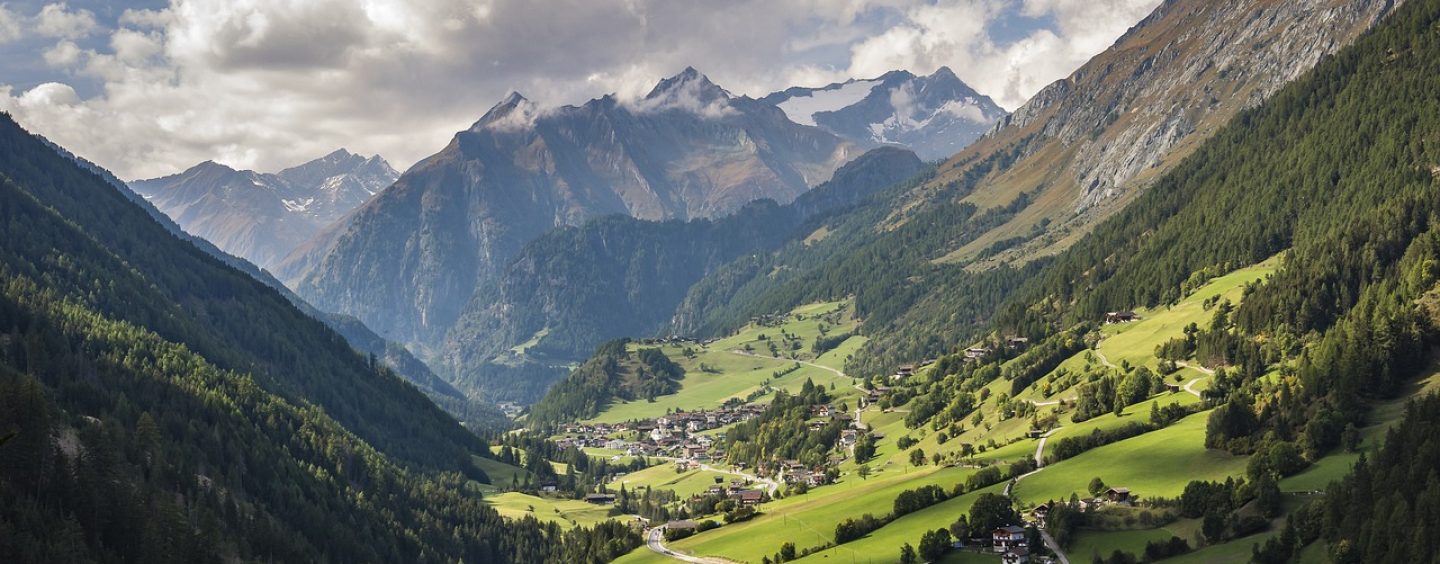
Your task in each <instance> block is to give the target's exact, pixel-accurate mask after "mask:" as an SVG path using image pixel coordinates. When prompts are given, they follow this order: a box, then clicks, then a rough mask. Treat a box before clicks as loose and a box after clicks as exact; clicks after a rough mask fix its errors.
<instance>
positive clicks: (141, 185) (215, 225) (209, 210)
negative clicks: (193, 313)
mask: <svg viewBox="0 0 1440 564" xmlns="http://www.w3.org/2000/svg"><path fill="white" fill-rule="evenodd" d="M398 176H399V173H397V172H395V169H393V168H390V164H389V163H386V162H385V159H382V158H380V157H379V156H378V155H377V156H374V157H368V158H367V157H362V156H360V155H356V154H354V153H351V152H349V151H346V150H344V149H340V150H338V151H335V152H333V153H330V154H329V155H326V156H324V157H321V158H319V159H316V160H313V161H310V162H308V163H305V164H302V165H300V166H297V167H294V168H287V169H285V170H282V171H280V172H279V173H275V174H268V173H261V172H255V171H251V170H235V169H233V168H230V167H227V166H225V165H222V164H219V163H216V162H213V161H206V162H203V163H200V164H198V165H195V166H194V167H191V168H190V169H189V170H186V171H185V172H182V173H180V174H175V175H171V176H166V177H163V178H156V179H151V180H139V181H135V182H131V183H130V187H131V188H132V189H134V190H135V191H136V192H138V193H139V194H140V195H142V196H144V197H145V198H146V199H147V200H149V201H150V202H151V203H153V204H155V206H156V207H157V208H159V209H160V211H163V212H165V214H166V215H168V216H170V217H171V218H174V219H175V221H176V222H177V223H179V224H180V226H181V227H182V228H184V229H185V231H186V232H188V233H191V234H193V235H198V236H200V237H203V238H205V239H206V240H208V241H210V242H212V243H215V245H216V246H218V247H220V249H221V250H224V251H225V252H227V253H230V254H233V255H236V256H240V257H242V258H245V259H247V260H249V261H251V262H254V263H255V264H258V265H260V266H262V267H268V266H270V265H272V264H273V263H274V262H275V261H276V260H278V259H280V258H281V257H284V256H285V255H287V254H289V253H290V251H291V250H293V249H294V248H295V247H296V246H298V245H299V244H300V243H301V242H304V241H305V240H307V239H309V238H310V237H312V236H314V235H315V233H317V232H318V231H320V229H321V228H323V227H324V226H326V225H328V224H330V223H332V222H334V221H335V220H337V219H340V217H342V216H344V215H345V214H346V213H349V212H350V211H352V210H354V209H355V208H357V207H359V206H360V204H363V203H365V201H366V200H368V199H370V197H371V196H374V195H375V194H376V193H378V192H379V191H380V190H383V189H384V188H385V187H386V186H389V185H390V184H391V183H392V182H394V181H395V178H396V177H398Z"/></svg>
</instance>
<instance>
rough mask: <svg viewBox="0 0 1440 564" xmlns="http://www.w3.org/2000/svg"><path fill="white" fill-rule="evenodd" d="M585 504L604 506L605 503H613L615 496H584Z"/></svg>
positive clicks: (596, 494) (595, 494)
mask: <svg viewBox="0 0 1440 564" xmlns="http://www.w3.org/2000/svg"><path fill="white" fill-rule="evenodd" d="M585 502H586V503H594V504H596V505H604V504H607V503H615V494H601V493H592V494H585Z"/></svg>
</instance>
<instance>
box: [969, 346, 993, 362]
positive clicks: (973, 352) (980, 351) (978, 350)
mask: <svg viewBox="0 0 1440 564" xmlns="http://www.w3.org/2000/svg"><path fill="white" fill-rule="evenodd" d="M987 354H990V349H989V348H987V347H970V348H968V349H965V358H966V359H967V360H979V359H982V358H985V355H987Z"/></svg>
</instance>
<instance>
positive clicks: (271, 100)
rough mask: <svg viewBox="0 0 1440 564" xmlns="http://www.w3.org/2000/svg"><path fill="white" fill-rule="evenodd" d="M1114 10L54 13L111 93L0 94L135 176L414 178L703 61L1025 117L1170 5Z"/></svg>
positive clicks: (212, 7) (949, 5)
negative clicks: (359, 170)
mask: <svg viewBox="0 0 1440 564" xmlns="http://www.w3.org/2000/svg"><path fill="white" fill-rule="evenodd" d="M1100 1H1104V2H1106V5H1105V6H1104V8H1103V9H1101V8H1096V9H1091V10H1087V9H1085V6H1088V5H1092V4H1093V2H1088V1H1087V0H1026V3H1025V4H1024V5H1023V6H1022V7H1021V8H1020V9H1022V10H1024V12H1025V13H1027V14H1030V15H1036V16H1039V15H1044V16H1048V17H1051V18H1053V19H1054V21H1055V28H1056V29H1055V31H1053V32H1052V31H1048V30H1039V31H1035V32H1033V33H1029V34H1028V35H1026V36H1025V37H1023V38H1021V39H1020V40H1018V41H1013V42H1008V43H1006V44H1003V45H1000V44H996V43H995V42H994V41H992V40H991V38H990V37H989V36H988V34H987V31H986V23H987V22H988V21H990V20H992V19H993V18H995V17H997V16H998V14H1000V13H1001V12H1002V11H1003V9H1005V8H1006V6H1005V5H1003V4H1001V3H1000V0H933V2H932V0H843V1H838V2H837V1H835V0H731V1H730V2H727V3H726V4H725V6H723V8H722V7H714V6H712V5H711V4H710V3H692V2H677V1H674V0H547V1H545V2H543V3H542V2H535V1H533V0H486V1H481V2H476V1H474V0H427V1H424V2H417V1H407V0H363V1H357V0H307V1H305V2H297V1H294V0H172V4H171V5H170V6H169V7H168V8H166V9H163V10H127V11H125V12H124V13H123V14H122V15H121V16H120V17H119V18H118V19H117V20H116V21H114V22H104V23H103V25H102V23H101V22H97V21H96V19H95V16H94V14H92V13H90V12H88V11H85V10H71V9H70V8H68V7H67V6H66V5H65V4H51V5H48V6H46V7H45V8H44V9H42V10H41V11H40V13H39V14H38V15H36V16H35V17H34V18H33V19H34V21H35V22H36V25H35V26H33V27H35V28H36V29H37V31H39V32H40V33H44V34H45V35H47V36H51V37H56V38H58V39H61V40H62V41H60V42H57V43H56V44H55V45H54V46H52V47H49V48H48V49H47V50H45V51H44V52H43V53H37V58H43V59H44V60H45V61H46V62H47V63H50V64H52V65H56V66H61V67H65V70H63V71H58V70H57V73H61V74H57V76H56V77H55V78H54V79H53V80H67V81H73V80H75V79H76V78H72V77H70V75H66V74H63V73H78V75H77V76H78V78H79V79H82V80H93V81H98V83H99V84H100V86H101V87H100V89H99V91H98V93H96V94H93V95H91V94H87V96H86V97H85V98H84V99H80V98H79V97H78V96H76V95H75V91H74V89H69V94H68V95H62V94H64V93H63V92H61V91H59V90H57V87H60V86H63V85H59V84H55V85H50V84H47V85H43V86H41V87H36V88H33V89H30V90H27V91H24V92H21V93H18V94H17V93H16V92H15V89H13V88H11V89H9V90H7V89H6V88H5V87H4V86H3V84H0V107H3V108H6V109H9V110H10V111H12V112H13V113H14V114H15V115H16V117H17V119H19V120H20V121H21V123H23V124H25V125H26V126H27V127H30V128H32V129H34V130H35V131H37V132H39V133H42V134H44V135H46V136H47V137H50V138H51V139H53V140H55V141H56V142H58V143H61V144H62V145H65V146H67V147H68V148H70V149H72V150H74V151H75V152H77V153H78V154H81V155H83V156H85V157H86V158H89V159H92V160H94V161H96V162H98V163H100V164H102V165H104V166H106V167H109V168H111V169H112V170H114V171H115V172H116V173H117V174H119V175H120V176H121V177H124V178H137V177H149V176H158V175H162V174H169V173H172V172H175V171H177V170H180V169H183V168H186V167H188V166H190V165H192V164H194V163H196V162H199V161H202V160H205V159H215V160H219V161H222V162H225V163H227V164H230V165H232V166H239V167H253V168H258V169H261V170H275V169H279V168H282V167H284V166H288V165H292V164H294V163H295V162H296V161H297V160H299V158H300V157H298V156H299V155H312V154H324V153H327V152H329V151H330V150H331V149H334V148H335V147H340V146H345V147H348V148H350V149H352V150H356V151H359V152H362V153H380V154H383V155H385V156H386V158H388V159H391V160H392V161H394V162H395V163H396V164H397V165H400V166H402V167H403V166H404V165H406V164H408V163H411V162H414V161H416V160H418V159H420V158H423V157H424V156H426V155H429V154H431V153H433V152H435V151H436V150H438V149H439V148H441V147H442V146H443V145H444V144H445V143H446V142H447V141H448V140H449V138H450V136H451V135H452V134H453V133H454V132H455V131H457V130H460V129H464V128H465V127H466V126H467V125H468V124H470V123H472V122H474V121H475V120H476V119H477V118H478V117H479V116H480V115H481V114H483V113H484V111H485V110H486V109H487V108H489V107H491V106H492V105H493V104H494V102H495V101H496V100H499V99H500V98H501V97H502V96H503V95H504V94H505V93H507V92H508V91H510V90H518V91H520V92H522V93H524V94H525V95H526V96H528V97H529V98H530V99H532V100H534V101H535V103H536V104H537V105H538V106H539V107H542V108H543V107H550V106H554V105H559V104H573V103H580V102H583V101H584V100H586V99H588V98H591V97H595V96H599V95H602V94H605V93H611V92H613V93H617V95H618V96H620V97H621V98H622V99H624V100H631V101H633V100H637V99H639V98H640V97H641V96H643V95H644V93H646V92H648V91H649V90H650V88H651V87H653V86H654V84H655V82H656V81H657V80H658V79H660V78H661V77H664V76H668V75H670V74H674V73H675V72H678V71H679V70H680V69H682V68H684V67H685V66H687V65H693V66H695V67H696V68H698V69H700V70H701V71H703V72H705V73H706V74H707V75H708V76H709V77H710V78H711V79H713V80H714V81H715V82H716V83H717V84H719V85H720V86H723V87H725V88H726V89H728V90H729V91H731V92H734V93H737V94H749V95H752V96H759V95H763V94H766V93H768V92H770V91H773V90H776V89H779V88H783V87H786V86H791V85H796V84H805V85H819V84H825V83H829V82H833V81H840V80H844V79H846V78H850V77H860V78H868V77H873V76H878V75H880V74H882V73H884V72H885V71H889V70H894V69H898V68H903V69H908V70H911V71H913V72H918V73H929V72H932V71H934V70H935V69H936V68H938V67H940V66H942V65H948V66H949V67H950V68H952V69H954V70H955V71H956V74H957V75H959V76H960V78H961V79H962V80H965V81H966V82H969V83H970V84H971V85H972V86H974V87H976V89H977V90H979V91H981V92H982V93H985V94H990V95H992V96H993V97H995V98H996V99H997V101H998V102H1000V103H1001V104H1002V105H1005V106H1007V107H1012V108H1013V107H1015V106H1016V105H1018V104H1019V103H1020V102H1022V101H1023V100H1024V99H1025V98H1026V97H1028V96H1029V95H1030V94H1033V93H1034V92H1035V91H1036V90H1038V89H1039V88H1040V87H1042V86H1044V85H1045V84H1046V83H1048V82H1050V81H1053V80H1055V79H1058V78H1061V77H1063V76H1064V75H1065V74H1068V73H1069V72H1070V71H1071V70H1073V69H1074V68H1075V67H1076V66H1078V64H1079V63H1080V62H1083V61H1084V60H1085V59H1086V58H1088V57H1089V56H1091V55H1093V54H1094V53H1095V52H1098V51H1099V50H1101V49H1103V48H1104V47H1105V45H1108V43H1109V42H1110V41H1113V40H1114V39H1115V37H1116V36H1118V35H1119V33H1121V32H1122V31H1123V30H1124V29H1125V27H1126V26H1129V25H1131V24H1133V23H1134V22H1135V21H1137V20H1138V19H1139V17H1140V16H1141V15H1143V14H1144V13H1145V12H1146V11H1147V10H1148V9H1149V7H1150V6H1153V4H1154V3H1155V2H1156V1H1157V0H1100ZM1009 9H1011V10H1012V11H1013V10H1014V9H1015V8H1014V6H1013V5H1011V6H1010V8H1009ZM702 10H703V13H700V12H701V11H702ZM3 14H4V12H0V37H3V33H4V29H5V27H4V20H3ZM104 28H109V29H108V31H105V33H106V34H107V35H106V36H105V38H106V39H107V40H106V41H97V39H98V38H94V37H92V38H91V39H90V40H88V41H86V40H82V39H81V38H82V37H85V36H87V35H90V34H95V33H99V32H101V30H102V29H104ZM65 40H68V41H69V43H68V44H67V43H66V41H65ZM77 44H78V45H77ZM3 69H4V63H0V71H3ZM0 77H3V74H0ZM3 80H4V79H3V78H0V81H3ZM67 88H68V87H67ZM82 90H84V91H86V92H89V90H87V89H83V88H82ZM687 100H689V99H688V98H685V97H683V96H681V97H677V98H676V99H675V100H674V101H675V102H676V103H684V102H686V101H687ZM682 105H683V104H682ZM693 109H695V110H697V111H710V110H712V109H714V108H709V107H708V104H699V105H696V107H695V108H693ZM102 129H103V130H104V131H105V132H106V134H104V135H97V134H96V131H97V130H102Z"/></svg>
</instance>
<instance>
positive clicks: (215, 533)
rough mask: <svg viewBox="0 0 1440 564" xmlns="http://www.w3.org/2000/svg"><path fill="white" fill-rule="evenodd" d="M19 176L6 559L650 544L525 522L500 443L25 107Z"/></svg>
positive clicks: (1, 375) (436, 553)
mask: <svg viewBox="0 0 1440 564" xmlns="http://www.w3.org/2000/svg"><path fill="white" fill-rule="evenodd" d="M0 175H3V176H0V436H5V435H10V434H11V433H15V434H14V437H13V438H12V439H10V440H8V441H7V442H6V443H4V444H3V445H0V468H3V471H0V497H3V502H0V523H3V524H4V526H0V560H4V561H19V562H26V561H45V562H49V561H114V562H218V561H221V560H233V559H237V558H238V559H242V560H276V561H333V562H362V561H417V562H418V561H455V560H459V559H465V560H470V561H492V562H493V561H527V562H541V561H553V560H555V559H557V558H558V559H563V560H570V559H580V560H593V559H595V558H599V557H600V555H602V554H606V553H607V551H615V550H624V549H626V548H628V547H630V546H634V544H635V543H638V541H639V539H638V537H636V536H635V535H634V534H633V533H631V532H628V531H625V530H622V529H619V528H606V529H604V530H600V531H598V532H597V531H592V530H585V529H581V530H576V531H574V532H571V533H562V532H561V531H560V530H558V529H556V528H554V527H548V526H541V525H539V524H537V523H535V522H533V521H525V522H517V523H507V522H505V521H503V520H502V519H501V518H500V517H499V516H498V515H497V514H496V513H495V512H494V511H493V510H491V509H489V508H488V507H486V506H485V505H484V504H483V501H482V499H481V496H480V494H479V492H478V491H477V490H475V488H474V486H475V482H474V480H485V479H486V477H485V476H484V473H483V472H481V471H479V469H478V468H477V467H476V466H474V465H473V463H472V462H471V457H473V456H475V455H477V454H485V453H486V450H487V449H486V448H485V445H484V443H483V442H481V441H480V440H479V439H478V438H476V437H475V436H474V435H472V434H470V433H469V432H467V431H465V430H464V429H463V428H462V427H460V426H459V425H458V424H457V423H456V422H455V421H454V420H453V419H451V418H450V417H449V416H447V415H446V414H444V413H443V412H442V411H440V410H439V409H438V408H436V407H435V406H434V405H433V404H431V403H430V402H429V401H428V400H427V399H426V398H425V397H424V396H423V395H422V394H420V392H419V391H417V390H415V389H414V388H413V387H412V386H410V385H409V384H406V383H404V382H403V381H401V380H400V379H398V378H397V377H395V376H394V375H393V374H391V373H390V372H389V370H388V369H385V368H384V367H382V366H378V365H376V364H375V363H373V362H372V361H371V360H370V359H367V358H365V357H363V356H361V355H359V354H357V353H355V352H354V351H353V349H351V348H350V347H349V345H348V344H347V343H346V342H345V340H344V339H342V338H341V337H340V336H339V335H337V334H335V333H334V332H332V331H330V330H329V329H328V328H326V327H325V326H324V325H323V324H322V323H320V322H319V321H316V320H313V319H311V318H309V317H308V316H306V315H305V314H303V313H302V312H300V311H299V310H297V309H295V308H294V307H293V306H292V305H291V304H290V303H288V302H287V301H286V300H285V299H284V298H283V297H282V296H281V295H280V294H278V293H277V292H275V291H274V290H272V289H270V288H267V287H265V286H264V285H263V284H261V283H259V282H257V281H255V280H254V279H252V278H251V277H250V276H248V275H246V274H243V273H241V272H238V271H235V270H233V269H231V268H229V267H227V266H225V265H224V264H222V263H220V262H219V261H218V260H216V259H214V258H213V257H211V256H209V255H208V254H206V253H204V252H202V251H200V250H198V249H196V248H194V247H193V246H190V245H189V244H188V243H186V242H184V241H181V240H180V239H177V238H175V237H174V236H173V235H171V234H170V233H168V232H167V231H166V230H165V229H163V228H162V227H161V226H160V225H159V224H158V223H156V222H155V221H154V220H153V219H152V218H150V217H149V216H148V215H146V214H145V212H144V211H143V210H141V209H140V208H138V207H136V206H135V205H134V204H133V203H131V202H129V201H127V200H126V199H125V198H124V197H123V196H122V195H121V194H120V193H119V192H117V191H115V190H113V189H111V188H110V187H109V186H108V185H106V184H105V182H104V180H103V179H101V178H100V177H98V176H96V175H95V174H93V173H92V172H90V171H87V170H84V169H82V168H79V167H77V166H76V165H75V164H74V163H73V162H72V161H70V160H69V159H67V158H65V157H63V156H61V155H59V154H57V153H55V152H54V151H53V150H51V149H50V148H49V147H47V146H45V145H44V144H42V143H41V142H40V141H39V140H38V139H37V138H35V137H32V136H30V135H29V134H27V133H25V132H24V131H23V130H21V129H20V128H19V127H18V126H17V125H16V124H15V123H14V122H13V121H11V120H10V119H9V118H8V116H6V117H5V118H3V120H0ZM611 539H615V540H614V542H613V543H608V541H610V540H611ZM591 541H594V542H593V543H592V542H591ZM580 545H585V546H580Z"/></svg>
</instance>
